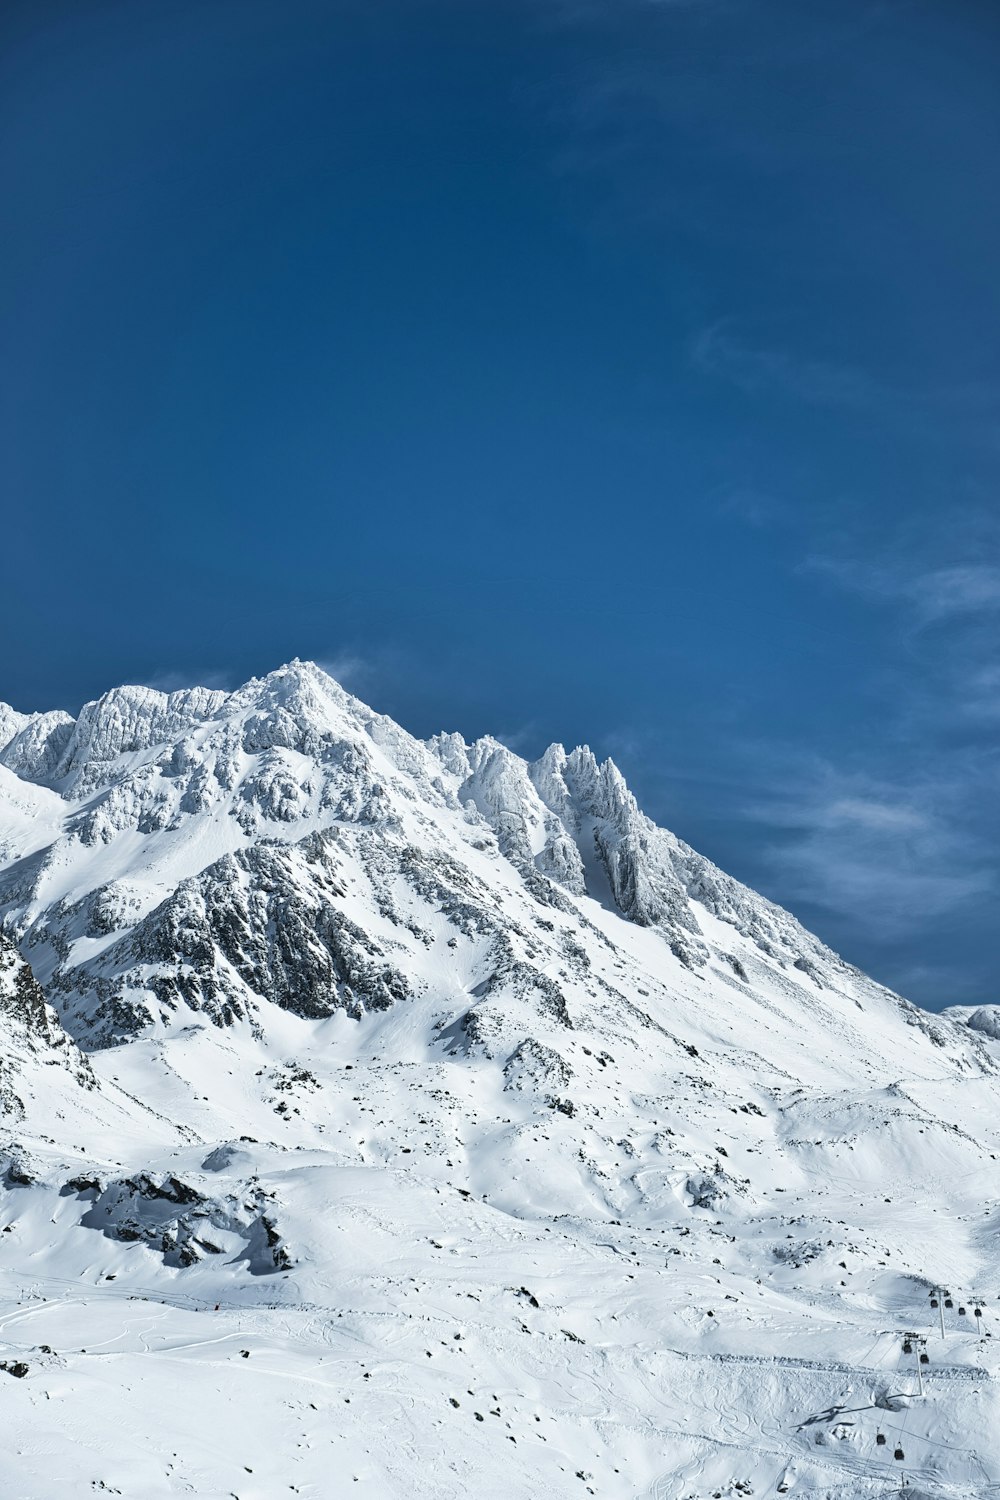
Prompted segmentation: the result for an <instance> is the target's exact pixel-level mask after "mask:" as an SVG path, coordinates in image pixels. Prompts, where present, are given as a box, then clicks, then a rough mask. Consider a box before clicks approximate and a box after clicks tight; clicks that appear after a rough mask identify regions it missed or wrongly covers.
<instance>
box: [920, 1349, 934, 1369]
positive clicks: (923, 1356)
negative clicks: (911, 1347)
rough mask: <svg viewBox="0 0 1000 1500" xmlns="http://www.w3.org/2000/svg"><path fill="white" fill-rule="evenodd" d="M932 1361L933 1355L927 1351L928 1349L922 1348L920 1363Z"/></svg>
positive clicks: (924, 1363) (925, 1363) (927, 1363)
mask: <svg viewBox="0 0 1000 1500" xmlns="http://www.w3.org/2000/svg"><path fill="white" fill-rule="evenodd" d="M930 1362H931V1357H930V1355H929V1354H928V1353H927V1350H926V1349H922V1350H921V1352H920V1363H921V1364H922V1365H929V1364H930Z"/></svg>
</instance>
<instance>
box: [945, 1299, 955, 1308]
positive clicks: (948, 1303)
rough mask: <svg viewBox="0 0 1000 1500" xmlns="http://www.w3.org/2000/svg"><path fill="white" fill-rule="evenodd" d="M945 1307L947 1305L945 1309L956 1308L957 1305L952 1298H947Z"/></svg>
mask: <svg viewBox="0 0 1000 1500" xmlns="http://www.w3.org/2000/svg"><path fill="white" fill-rule="evenodd" d="M944 1305H945V1307H954V1306H955V1304H954V1302H953V1301H952V1299H951V1297H946V1298H945V1299H944Z"/></svg>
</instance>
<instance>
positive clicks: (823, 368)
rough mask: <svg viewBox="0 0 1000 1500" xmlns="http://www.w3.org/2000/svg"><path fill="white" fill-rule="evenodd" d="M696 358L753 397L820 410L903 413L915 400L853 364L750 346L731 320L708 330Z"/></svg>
mask: <svg viewBox="0 0 1000 1500" xmlns="http://www.w3.org/2000/svg"><path fill="white" fill-rule="evenodd" d="M691 357H692V360H693V362H694V364H695V366H696V368H697V369H699V370H701V371H702V372H703V373H705V374H708V375H715V376H718V377H720V378H721V379H724V380H728V381H730V382H732V384H733V385H736V386H739V387H740V389H741V390H744V391H746V392H748V393H751V394H756V393H759V392H763V391H775V390H777V391H779V392H781V393H783V394H785V395H789V396H792V397H795V398H796V399H797V400H800V401H807V402H811V403H814V404H816V405H819V406H849V407H854V408H856V409H858V410H864V411H870V410H872V409H883V410H899V409H900V408H902V407H904V406H905V405H907V404H908V402H909V401H910V400H911V399H912V395H911V394H910V393H908V392H905V391H902V390H899V389H897V388H896V387H894V386H892V385H889V384H886V383H885V382H883V381H881V380H878V379H876V378H875V377H873V376H872V375H870V374H869V373H868V372H867V371H865V370H863V369H860V368H856V367H854V366H852V365H846V364H839V363H837V362H835V361H833V360H824V359H816V358H811V357H809V356H804V355H801V354H796V353H794V352H793V351H791V350H786V349H777V348H767V347H765V346H761V345H754V344H752V343H749V342H747V341H745V340H743V339H741V338H740V337H739V336H738V335H737V334H736V333H734V332H733V330H732V326H731V324H729V323H728V322H725V321H723V322H718V323H714V324H712V325H711V326H710V327H708V328H703V329H702V330H701V331H700V333H698V334H697V335H696V336H695V338H694V341H693V343H692V346H691Z"/></svg>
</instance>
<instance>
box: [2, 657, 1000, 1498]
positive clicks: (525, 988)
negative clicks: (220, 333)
mask: <svg viewBox="0 0 1000 1500" xmlns="http://www.w3.org/2000/svg"><path fill="white" fill-rule="evenodd" d="M0 919H2V927H3V933H4V935H5V936H4V946H3V947H0V1096H2V1099H3V1104H4V1108H5V1126H6V1138H7V1149H6V1157H5V1164H3V1170H4V1171H5V1172H6V1174H7V1175H6V1177H5V1178H4V1183H5V1187H6V1191H5V1192H4V1194H3V1197H2V1199H0V1219H2V1223H3V1230H2V1232H0V1270H2V1279H0V1295H2V1298H3V1302H2V1306H3V1308H4V1311H3V1313H2V1315H0V1326H2V1329H3V1337H4V1338H5V1339H6V1340H7V1341H8V1345H9V1346H10V1348H11V1349H12V1350H13V1353H14V1354H15V1355H16V1357H17V1362H18V1363H20V1364H26V1365H27V1366H28V1370H27V1373H26V1374H25V1375H24V1378H23V1379H22V1380H20V1381H18V1382H17V1384H16V1386H14V1385H13V1384H11V1387H10V1390H9V1391H8V1395H9V1398H10V1400H11V1401H12V1402H14V1403H15V1405H17V1408H18V1409H17V1413H16V1415H19V1416H20V1417H21V1418H22V1421H21V1423H20V1425H19V1427H18V1431H19V1433H20V1434H21V1437H20V1438H19V1443H20V1450H19V1451H18V1452H17V1453H12V1454H8V1457H7V1459H6V1460H2V1459H0V1472H2V1466H3V1464H4V1462H6V1463H8V1464H9V1472H10V1477H11V1485H12V1486H13V1488H12V1492H13V1493H17V1494H19V1495H24V1496H27V1497H35V1496H38V1497H48V1496H49V1495H50V1494H57V1493H62V1492H63V1491H62V1490H61V1489H60V1485H65V1484H66V1483H68V1482H70V1480H69V1479H68V1478H67V1477H66V1476H69V1475H77V1476H79V1474H80V1473H81V1472H84V1471H81V1470H80V1467H79V1464H80V1454H81V1451H82V1452H83V1453H84V1454H85V1455H86V1463H87V1464H89V1465H90V1468H86V1464H85V1475H86V1481H85V1486H84V1488H80V1487H79V1485H78V1488H77V1491H76V1492H79V1493H83V1492H85V1489H86V1485H90V1486H92V1488H94V1489H99V1488H100V1487H101V1486H104V1487H105V1488H106V1489H107V1490H110V1491H111V1492H112V1493H120V1494H126V1495H136V1496H138V1495H144V1496H145V1495H153V1494H164V1495H172V1494H183V1493H196V1494H199V1495H203V1496H207V1495H215V1494H219V1495H228V1494H237V1495H239V1496H240V1497H242V1500H248V1497H251V1496H267V1497H269V1500H270V1497H272V1496H275V1495H277V1494H280V1493H300V1494H303V1495H314V1496H330V1495H340V1494H342V1493H343V1494H347V1493H350V1494H353V1495H365V1494H369V1495H372V1496H375V1495H378V1496H385V1495H428V1496H439V1495H440V1496H459V1495H465V1494H468V1493H472V1492H476V1493H478V1494H480V1495H494V1494H495V1495H497V1496H499V1495H500V1494H501V1493H503V1494H505V1495H508V1496H509V1495H511V1494H515V1495H519V1496H521V1495H523V1496H535V1495H537V1494H539V1493H541V1492H542V1491H543V1489H544V1490H546V1491H549V1492H551V1493H552V1494H553V1495H559V1496H561V1495H567V1496H569V1495H579V1494H586V1493H588V1492H589V1493H593V1494H600V1495H614V1496H633V1495H640V1494H647V1495H650V1496H656V1497H657V1500H668V1497H678V1500H680V1497H701V1496H707V1495H715V1494H719V1495H727V1496H730V1495H736V1494H770V1493H775V1492H782V1493H783V1492H785V1491H787V1490H791V1489H792V1488H794V1489H795V1490H796V1492H797V1493H808V1494H814V1495H829V1496H833V1495H837V1496H847V1495H851V1496H876V1495H883V1494H887V1493H895V1492H896V1491H898V1488H899V1484H900V1476H901V1474H903V1473H907V1474H908V1475H909V1476H910V1483H911V1489H910V1493H911V1494H918V1493H922V1494H928V1495H953V1496H959V1495H961V1496H973V1495H983V1496H985V1495H987V1494H990V1493H993V1492H994V1486H996V1485H1000V1443H998V1441H997V1440H996V1438H995V1437H993V1436H992V1433H993V1432H994V1431H995V1430H996V1428H997V1425H998V1424H997V1422H996V1416H997V1413H996V1404H997V1402H996V1389H997V1388H996V1365H997V1361H996V1359H995V1358H994V1356H993V1347H994V1346H993V1343H992V1342H991V1340H989V1339H987V1338H986V1337H985V1336H984V1337H982V1338H979V1337H977V1336H976V1335H977V1332H982V1333H983V1334H984V1335H985V1334H986V1333H992V1318H993V1315H994V1312H995V1310H996V1309H997V1306H998V1303H997V1293H998V1291H1000V1287H998V1286H997V1285H996V1271H997V1248H996V1219H995V1213H996V1204H995V1198H994V1193H995V1184H996V1156H997V1152H998V1151H1000V1118H998V1114H997V1102H998V1098H1000V1073H998V1063H1000V1043H998V1041H997V1039H996V1038H997V1034H998V1033H1000V1027H994V1028H992V1029H991V1025H990V1024H988V1023H989V1020H990V1014H989V1010H988V1009H987V1012H986V1019H985V1020H984V1019H983V1012H977V1013H976V1016H977V1019H976V1020H975V1021H974V1020H973V1018H972V1016H971V1015H966V1014H965V1013H964V1012H957V1011H956V1012H953V1013H949V1014H947V1015H944V1016H940V1017H937V1016H935V1017H932V1016H930V1015H928V1014H926V1013H925V1012H923V1011H921V1010H919V1009H918V1008H916V1007H915V1006H913V1005H910V1004H909V1003H908V1002H907V1001H906V1000H904V999H901V998H900V997H898V996H896V995H893V994H892V993H890V992H889V991H887V990H885V989H884V988H882V987H881V986H879V985H877V984H876V983H874V982H873V981H872V980H870V979H868V978H866V977H865V976H864V975H862V974H861V973H859V972H858V971H857V970H856V969H854V968H852V967H851V966H850V965H848V964H846V963H845V962H844V961H843V960H841V959H840V958H838V957H837V956H836V955H835V954H833V953H832V952H830V950H829V949H827V948H826V947H824V945H823V944H822V943H820V942H819V941H818V940H817V939H816V938H814V937H813V936H811V935H810V934H809V933H807V932H806V931H805V930H804V929H803V928H802V927H801V926H800V924H799V923H798V922H797V921H795V919H794V918H793V917H792V916H790V915H789V914H788V913H787V912H784V911H782V910H781V909H780V908H778V907H776V906H774V905H773V904H771V903H770V902H767V901H766V900H764V899H763V898H762V897H760V896H758V895H757V894H755V893H754V892H752V891H750V890H748V889H747V888H746V887H744V886H741V885H740V884H739V883H738V882H736V881H734V880H732V879H730V878H729V877H728V876H726V875H725V874H723V873H722V872H721V871H720V870H718V869H717V868H716V867H715V866H714V865H712V864H711V863H710V862H709V861H708V860H706V859H704V858H702V857H701V856H700V855H698V854H696V853H695V852H694V851H693V850H692V849H690V848H689V847H688V846H687V845H685V844H683V843H682V842H681V841H680V840H678V839H677V838H675V837H674V836H673V835H672V834H670V833H668V832H666V831H665V830H663V829H660V828H657V827H656V826H655V825H654V824H653V823H652V822H651V821H650V820H649V819H648V818H646V817H645V816H644V815H643V813H642V812H641V811H640V809H639V808H638V806H637V805H636V802H635V799H634V797H633V796H632V794H631V793H630V792H629V790H628V787H627V786H626V784H625V781H624V780H623V778H622V776H621V774H620V772H619V771H618V769H617V768H616V767H615V766H614V765H613V764H612V763H611V762H610V761H607V762H605V763H604V764H603V765H599V764H598V763H597V761H596V760H595V758H594V756H593V755H592V754H591V752H590V751H589V750H587V749H586V748H578V749H576V750H573V751H572V752H570V753H568V754H567V752H566V751H565V750H564V749H563V748H562V747H561V746H558V745H554V746H551V747H550V748H549V749H548V750H547V751H546V752H545V754H544V755H543V756H541V758H540V759H539V760H537V761H534V762H530V763H529V762H526V761H524V760H522V759H521V758H519V757H518V756H516V755H514V754H513V753H512V752H511V751H510V750H509V749H507V748H506V747H505V746H504V745H502V744H500V743H499V742H498V741H496V740H492V739H484V740H479V741H476V742H475V743H473V744H467V743H466V742H465V741H464V740H463V739H462V738H461V736H459V735H456V734H444V735H439V736H436V737H435V738H434V739H432V740H430V741H427V742H421V741H419V740H416V739H414V738H413V737H412V736H410V735H409V734H407V733H406V732H405V731H404V730H403V729H401V728H400V727H399V726H398V725H396V724H395V723H393V722H392V721H391V720H390V719H387V718H385V717H383V716H381V715H379V714H376V713H375V712H373V711H372V710H371V709H369V708H367V707H366V706H365V705H364V704H363V703H361V702H359V701H358V700H357V699H356V698H354V697H352V696H351V695H350V694H348V693H346V692H345V691H344V690H343V689H342V688H340V687H339V686H338V685H337V684H336V683H335V682H334V681H333V680H332V679H331V678H330V677H328V676H327V675H326V674H325V673H323V672H322V671H321V670H320V669H318V668H317V667H315V666H313V665H311V664H308V663H301V662H293V663H291V664H290V665H289V666H287V667H284V668H282V669H280V670H279V671H277V672H273V673H271V674H270V675H269V676H267V677H265V678H263V679H260V680H254V681H252V682H249V683H247V684H246V685H245V686H244V687H242V688H240V689H239V690H238V691H236V692H234V693H230V694H227V693H222V692H213V691H208V690H205V689H199V688H194V689H190V690H186V691H184V692H178V693H171V694H163V693H158V692H154V691H153V690H151V689H148V688H136V687H122V688H117V689H115V690H113V691H112V692H109V693H107V694H105V695H104V697H103V698H101V699H99V700H98V701H97V702H95V703H91V704H88V705H86V706H85V708H84V709H83V710H82V712H81V714H80V716H79V718H78V719H76V720H75V721H74V720H73V719H72V718H70V717H69V716H68V715H66V714H62V713H46V714H38V715H33V716H30V715H24V714H19V713H15V712H14V711H13V710H12V709H7V708H6V707H5V706H0ZM15 944H16V945H17V946H16V949H15V947H14V945H15ZM18 955H20V956H18ZM24 960H27V962H28V963H29V964H30V971H29V969H28V968H27V966H26V964H25V962H24ZM32 975H33V977H32ZM39 986H40V987H41V988H40V989H39V988H38V987H39ZM43 995H44V999H43ZM46 1002H47V1003H46ZM53 1226H55V1227H53ZM8 1231H9V1232H8ZM939 1283H948V1284H949V1287H950V1288H951V1289H953V1290H954V1291H955V1293H956V1295H957V1296H958V1297H959V1298H960V1299H961V1298H964V1299H965V1301H964V1302H963V1301H958V1302H956V1304H955V1307H954V1308H950V1309H948V1312H947V1322H946V1325H945V1331H944V1337H943V1338H942V1337H941V1335H940V1329H939V1326H938V1321H937V1320H938V1312H933V1311H932V1309H931V1306H930V1292H931V1289H932V1287H934V1286H937V1285H938V1284H939ZM974 1296H979V1297H981V1298H982V1299H983V1312H982V1313H981V1315H980V1316H979V1317H976V1316H975V1309H974V1307H973V1303H972V1300H971V1299H972V1298H973V1297H974ZM940 1300H942V1299H939V1301H940ZM952 1300H955V1299H952ZM966 1303H967V1304H968V1305H967V1306H966ZM959 1306H966V1311H965V1313H962V1314H960V1313H959V1312H958V1307H959ZM941 1310H943V1309H939V1311H941ZM932 1331H936V1332H937V1338H936V1341H935V1343H934V1345H933V1347H932V1348H931V1363H930V1364H929V1365H928V1366H927V1367H926V1368H925V1367H924V1366H922V1365H921V1364H920V1363H919V1349H920V1346H919V1344H914V1343H912V1341H911V1349H910V1352H909V1353H907V1352H905V1351H904V1346H903V1342H902V1338H901V1335H902V1334H904V1333H906V1332H913V1333H921V1334H923V1335H927V1336H930V1334H931V1332H932ZM996 1347H997V1348H998V1349H1000V1341H998V1343H997V1346H996ZM46 1349H48V1350H49V1351H54V1352H45V1351H46ZM78 1349H79V1351H80V1352H79V1353H78V1352H77V1350H78ZM88 1351H89V1352H88ZM243 1351H247V1352H246V1354H245V1355H244V1354H243ZM914 1351H916V1352H914ZM5 1358H8V1357H7V1356H5ZM8 1363H10V1359H9V1358H8ZM178 1365H180V1366H182V1367H183V1377H184V1378H183V1380H182V1381H178V1379H177V1376H178V1375H179V1374H180V1373H182V1372H181V1370H179V1369H178V1368H177V1367H178ZM0 1374H2V1371H0ZM918 1378H923V1379H924V1384H925V1392H926V1393H925V1395H924V1396H923V1397H922V1398H920V1397H916V1396H912V1395H911V1391H913V1390H915V1389H916V1382H917V1380H918ZM43 1405H44V1417H45V1423H44V1435H43V1437H39V1438H36V1437H35V1436H34V1429H35V1427H36V1426H37V1419H38V1415H39V1413H41V1411H42V1409H43ZM880 1433H881V1435H882V1436H883V1437H887V1442H886V1443H884V1444H881V1443H879V1442H878V1441H877V1437H878V1435H879V1434H880ZM897 1448H899V1449H901V1450H902V1451H903V1452H904V1457H903V1459H901V1460H900V1459H896V1458H895V1457H894V1454H895V1452H896V1451H897ZM60 1466H63V1467H60ZM91 1469H92V1470H93V1473H92V1474H91V1472H90V1470H91ZM86 1492H88V1493H89V1492H90V1491H89V1490H86Z"/></svg>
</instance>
